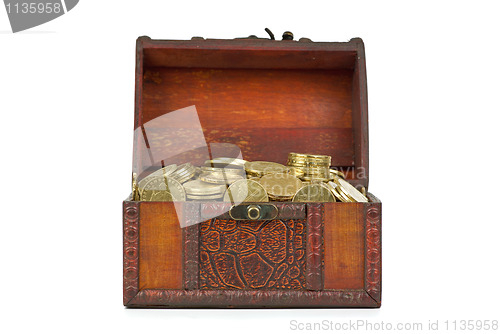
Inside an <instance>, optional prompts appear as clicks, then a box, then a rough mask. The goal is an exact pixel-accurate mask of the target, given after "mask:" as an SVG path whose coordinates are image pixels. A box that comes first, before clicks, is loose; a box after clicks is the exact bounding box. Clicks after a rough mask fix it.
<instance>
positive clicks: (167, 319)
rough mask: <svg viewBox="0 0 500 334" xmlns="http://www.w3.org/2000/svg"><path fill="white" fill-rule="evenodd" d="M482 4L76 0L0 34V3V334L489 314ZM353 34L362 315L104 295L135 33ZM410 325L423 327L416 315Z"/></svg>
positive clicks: (486, 65) (490, 107)
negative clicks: (359, 77)
mask: <svg viewBox="0 0 500 334" xmlns="http://www.w3.org/2000/svg"><path fill="white" fill-rule="evenodd" d="M498 13H499V11H498V8H497V6H495V5H494V1H491V2H486V1H475V2H472V1H471V2H468V3H464V2H459V1H450V2H439V3H438V2H437V1H429V2H427V1H416V2H404V3H403V2H400V1H393V2H387V1H366V2H360V1H341V2H336V1H328V2H316V1H306V2H298V3H293V2H292V1H285V2H282V3H278V2H272V1H253V2H251V3H250V2H249V3H239V2H237V1H227V2H215V1H203V2H201V1H200V2H199V3H193V2H187V1H186V2H185V1H177V2H167V1H144V0H143V1H134V2H133V1H89V0H87V1H80V3H79V4H78V5H77V6H76V7H75V8H74V9H73V10H72V11H70V12H69V13H68V14H66V15H64V16H62V17H60V18H58V19H56V20H54V21H52V22H49V23H46V24H44V25H41V26H38V27H35V28H33V29H30V30H28V31H26V32H21V33H17V34H12V33H11V32H10V26H9V23H8V19H7V15H6V13H5V11H4V10H3V8H2V9H0V32H1V33H0V45H1V49H0V112H1V124H2V130H1V131H0V145H1V146H0V150H1V151H0V157H2V160H3V161H2V163H1V165H0V185H1V191H0V203H1V204H0V205H1V234H0V235H1V242H0V248H1V253H0V254H1V262H0V268H1V270H0V289H1V293H0V305H1V306H0V308H1V310H0V318H1V320H0V331H1V332H2V333H38V332H41V331H42V330H43V332H46V333H89V332H90V331H92V332H97V333H110V332H120V333H140V332H142V333H177V332H181V331H182V332H190V331H194V330H200V331H203V332H204V333H207V332H208V333H211V332H233V333H234V332H244V333H245V332H248V333H259V332H262V333H264V332H271V331H273V332H274V333H282V332H289V331H290V330H289V328H290V321H291V320H293V319H295V320H297V321H301V322H306V321H309V322H310V321H316V322H318V321H322V320H332V321H346V320H347V321H348V320H349V319H351V320H358V319H364V320H368V321H372V322H381V321H384V322H385V323H387V322H392V323H397V322H406V321H409V322H416V321H422V322H424V324H425V325H426V324H427V322H428V321H429V320H440V321H441V323H442V322H443V321H445V320H447V319H448V320H454V319H457V320H462V319H463V320H478V319H490V320H493V319H497V320H500V312H499V310H500V307H499V304H498V301H499V300H500V292H499V291H500V289H499V284H498V281H499V277H498V267H499V261H498V255H499V253H500V252H499V242H498V240H499V238H498V237H499V233H500V228H499V223H500V221H499V220H500V219H499V213H498V206H499V199H498V189H499V186H500V182H499V177H498V167H499V154H498V145H499V143H500V135H499V133H500V131H499V125H500V122H499V121H500V110H499V89H500V85H499V80H500V65H499V64H500V62H499V59H500V46H499V38H498V36H499V35H498V32H499V31H500V29H499V28H500V23H499V19H498ZM265 27H269V28H271V30H272V31H273V32H274V33H275V35H276V36H277V37H279V36H281V34H282V33H283V31H285V30H291V31H293V32H294V34H295V36H296V38H300V37H303V36H304V37H309V38H311V39H312V40H313V41H347V40H349V39H350V38H351V37H357V36H358V37H362V38H363V39H364V42H365V47H366V56H367V72H368V92H369V93H368V97H369V118H370V191H371V192H373V193H374V194H375V195H377V196H378V197H379V198H380V199H381V200H382V202H383V303H382V308H381V309H378V310H370V309H367V310H345V309H344V310H314V309H312V310H135V309H130V310H129V309H125V308H124V307H123V306H122V304H121V303H122V276H121V275H122V230H121V219H122V212H121V206H122V200H123V199H124V198H125V197H126V196H127V195H128V194H129V192H130V174H131V162H132V134H133V112H134V75H135V73H134V68H135V63H134V60H135V39H136V38H137V37H138V36H141V35H148V36H150V37H152V38H158V39H189V38H191V37H192V36H204V37H212V38H215V37H217V38H233V37H244V36H248V35H250V34H256V35H258V36H260V37H266V36H267V34H266V33H265V32H264V28H265ZM424 328H425V326H424Z"/></svg>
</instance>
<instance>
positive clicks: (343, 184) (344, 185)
mask: <svg viewBox="0 0 500 334" xmlns="http://www.w3.org/2000/svg"><path fill="white" fill-rule="evenodd" d="M334 181H335V183H336V184H337V185H338V188H337V190H338V191H339V192H343V193H344V194H345V195H346V196H347V197H349V198H350V199H352V200H354V201H356V202H368V198H366V196H365V195H363V194H362V193H361V192H360V191H359V190H358V189H356V188H355V187H354V186H353V185H352V184H350V183H349V182H347V181H346V180H344V179H342V178H340V177H337V178H335V180H334Z"/></svg>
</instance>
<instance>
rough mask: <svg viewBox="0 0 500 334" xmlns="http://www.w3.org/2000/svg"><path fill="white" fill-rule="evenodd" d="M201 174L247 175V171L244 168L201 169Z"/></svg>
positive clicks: (205, 167) (204, 167)
mask: <svg viewBox="0 0 500 334" xmlns="http://www.w3.org/2000/svg"><path fill="white" fill-rule="evenodd" d="M201 172H202V173H203V172H216V173H227V174H238V175H242V176H243V175H245V174H246V173H245V170H244V169H243V168H242V167H238V168H219V167H207V166H203V167H201Z"/></svg>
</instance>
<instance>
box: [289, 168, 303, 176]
mask: <svg viewBox="0 0 500 334" xmlns="http://www.w3.org/2000/svg"><path fill="white" fill-rule="evenodd" d="M290 173H291V174H292V175H294V176H296V177H299V178H300V177H301V176H304V171H303V170H302V169H301V168H299V167H290Z"/></svg>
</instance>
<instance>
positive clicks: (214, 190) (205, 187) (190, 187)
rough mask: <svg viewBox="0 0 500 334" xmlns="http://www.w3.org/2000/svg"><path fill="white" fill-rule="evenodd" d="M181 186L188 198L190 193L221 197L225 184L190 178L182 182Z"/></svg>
mask: <svg viewBox="0 0 500 334" xmlns="http://www.w3.org/2000/svg"><path fill="white" fill-rule="evenodd" d="M183 186H184V190H185V191H186V196H187V197H188V198H189V196H190V195H198V196H206V195H218V196H219V197H221V196H222V194H223V193H224V191H226V185H224V184H214V183H207V182H203V181H201V180H192V181H189V182H186V183H184V184H183Z"/></svg>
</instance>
